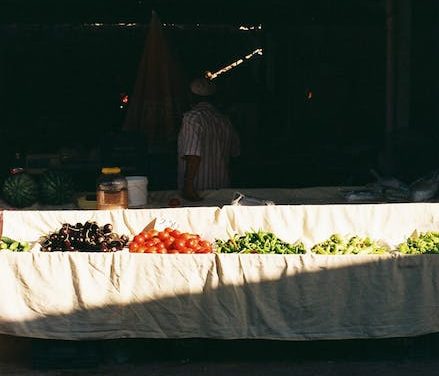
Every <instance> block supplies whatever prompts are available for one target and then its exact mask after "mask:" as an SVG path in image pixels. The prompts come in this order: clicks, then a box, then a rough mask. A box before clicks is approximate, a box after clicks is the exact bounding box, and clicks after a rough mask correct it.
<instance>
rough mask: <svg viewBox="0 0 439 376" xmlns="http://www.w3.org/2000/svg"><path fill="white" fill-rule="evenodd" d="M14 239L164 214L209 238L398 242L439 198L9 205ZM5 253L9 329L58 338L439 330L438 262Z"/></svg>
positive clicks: (433, 213)
mask: <svg viewBox="0 0 439 376" xmlns="http://www.w3.org/2000/svg"><path fill="white" fill-rule="evenodd" d="M3 216H4V218H3V220H4V224H3V235H6V236H10V237H13V238H16V239H19V240H28V241H35V240H36V239H38V237H39V236H41V235H42V234H44V233H47V232H50V231H53V230H55V229H57V228H59V227H60V225H61V223H63V222H70V223H76V222H84V221H86V220H96V221H98V223H99V224H104V223H107V222H110V223H112V224H113V225H114V227H115V231H117V232H119V233H121V234H122V233H126V234H129V235H134V234H136V233H137V232H138V231H140V230H141V229H142V228H143V227H145V226H146V224H148V223H149V222H150V220H152V219H153V218H157V224H158V226H166V225H169V224H174V225H175V226H176V227H178V228H179V229H181V230H182V231H191V232H196V233H199V234H200V235H202V236H203V237H205V238H208V239H211V240H212V239H214V238H223V239H226V238H228V236H229V234H233V233H236V232H238V233H242V232H243V231H248V230H252V229H255V230H257V229H263V230H266V231H273V232H274V233H276V234H277V235H278V236H279V237H280V238H281V239H283V240H286V241H295V240H297V239H301V240H303V241H304V242H305V244H306V245H307V246H308V247H310V246H311V245H312V244H315V243H316V242H319V241H321V240H324V239H326V238H327V237H329V235H331V234H332V233H335V232H337V233H340V234H346V235H348V234H352V235H353V234H358V235H369V236H371V237H372V238H374V239H376V240H382V241H385V242H386V243H388V244H389V245H390V246H391V247H392V248H394V247H396V245H397V244H398V243H399V242H402V241H404V240H405V238H406V237H407V236H409V235H410V234H411V233H412V232H413V231H414V230H418V231H426V230H439V204H434V203H429V204H382V205H312V206H307V205H297V206H267V207H232V206H228V207H223V208H221V209H220V208H216V207H209V208H207V207H203V208H177V209H154V210H147V209H145V210H121V211H108V212H107V211H27V212H26V211H6V212H4V213H3ZM37 248H38V247H37V246H36V247H34V249H33V251H32V252H28V253H13V252H9V251H2V252H1V253H0V276H1V279H0V333H2V334H10V335H17V336H28V337H39V338H52V339H73V340H81V339H101V338H102V339H104V338H124V337H130V338H135V337H148V338H184V337H206V338H269V339H288V340H304V339H348V338H377V337H399V336H412V335H420V334H426V333H433V332H437V331H438V330H439V256H436V255H423V256H402V255H398V254H389V255H384V256H375V255H370V256H367V255H365V256H360V255H353V256H319V255H312V254H306V255H287V256H282V255H254V254H253V255H236V254H235V255H224V254H222V255H215V254H210V255H148V254H130V253H128V252H126V251H122V252H117V253H77V252H72V253H42V252H38V251H37Z"/></svg>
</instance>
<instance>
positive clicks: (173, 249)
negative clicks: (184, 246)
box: [168, 248, 180, 253]
mask: <svg viewBox="0 0 439 376" xmlns="http://www.w3.org/2000/svg"><path fill="white" fill-rule="evenodd" d="M168 253H180V252H179V251H178V249H175V248H172V249H168Z"/></svg>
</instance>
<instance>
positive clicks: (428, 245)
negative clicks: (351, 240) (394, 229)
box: [398, 231, 439, 255]
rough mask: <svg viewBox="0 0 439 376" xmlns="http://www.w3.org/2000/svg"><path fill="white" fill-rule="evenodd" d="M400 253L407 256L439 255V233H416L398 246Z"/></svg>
mask: <svg viewBox="0 0 439 376" xmlns="http://www.w3.org/2000/svg"><path fill="white" fill-rule="evenodd" d="M398 251H399V252H401V253H405V254H407V255H420V254H424V253H430V254H439V232H433V231H428V232H425V233H421V234H419V235H418V234H416V233H415V234H413V235H412V236H410V237H409V238H407V240H406V241H405V242H404V243H401V244H400V245H399V246H398Z"/></svg>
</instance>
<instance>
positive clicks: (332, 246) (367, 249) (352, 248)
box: [311, 234, 388, 255]
mask: <svg viewBox="0 0 439 376" xmlns="http://www.w3.org/2000/svg"><path fill="white" fill-rule="evenodd" d="M311 252H314V253H317V254H320V255H349V254H354V255H357V254H369V255H370V254H383V253H386V252H388V249H387V247H385V246H382V245H379V244H378V243H377V242H375V241H373V240H371V239H370V238H369V237H365V238H361V237H359V236H352V237H351V238H349V239H347V238H344V237H342V236H340V235H339V234H333V235H331V237H330V238H329V239H328V240H325V241H324V242H322V243H319V244H316V245H314V246H313V247H312V248H311Z"/></svg>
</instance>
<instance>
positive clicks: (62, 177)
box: [39, 170, 74, 205]
mask: <svg viewBox="0 0 439 376" xmlns="http://www.w3.org/2000/svg"><path fill="white" fill-rule="evenodd" d="M39 188H40V190H39V193H40V196H39V197H40V201H41V202H42V203H44V204H51V205H60V204H65V203H68V202H71V201H72V198H73V194H74V184H73V180H72V178H71V177H70V175H68V174H67V173H65V172H63V171H55V170H48V171H46V172H44V173H43V174H42V175H41V176H40V178H39Z"/></svg>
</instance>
